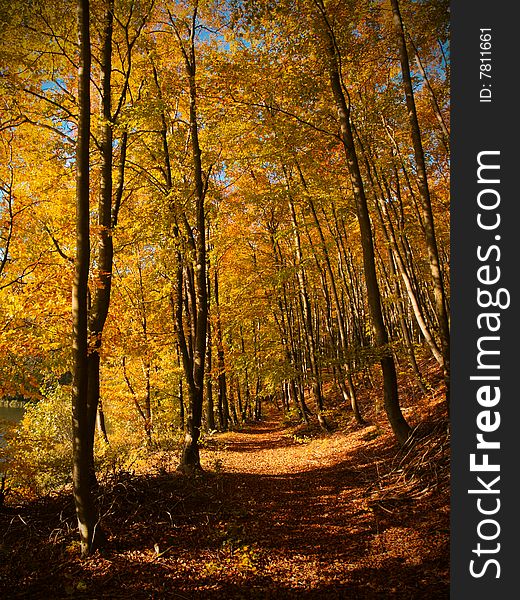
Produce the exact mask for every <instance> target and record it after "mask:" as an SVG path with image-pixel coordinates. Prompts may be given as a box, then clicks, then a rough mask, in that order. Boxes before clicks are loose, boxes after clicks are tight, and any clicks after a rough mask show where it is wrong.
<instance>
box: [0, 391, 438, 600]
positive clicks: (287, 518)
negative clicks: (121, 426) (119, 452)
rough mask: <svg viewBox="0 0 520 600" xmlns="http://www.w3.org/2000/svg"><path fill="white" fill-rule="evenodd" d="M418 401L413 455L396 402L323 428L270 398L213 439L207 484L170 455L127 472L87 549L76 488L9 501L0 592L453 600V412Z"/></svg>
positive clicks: (1, 520)
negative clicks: (389, 421) (397, 428)
mask: <svg viewBox="0 0 520 600" xmlns="http://www.w3.org/2000/svg"><path fill="white" fill-rule="evenodd" d="M410 410H411V409H407V408H405V414H407V411H410ZM413 411H414V419H413V420H415V421H416V422H418V423H421V424H420V426H419V427H418V429H417V436H416V438H417V441H416V442H415V443H414V444H413V445H411V446H409V447H406V448H404V449H401V450H399V449H398V448H397V446H396V445H395V443H394V441H393V438H392V435H391V432H390V430H389V428H388V426H387V425H386V421H385V419H384V414H381V412H380V413H378V414H375V413H373V412H372V413H370V414H368V418H369V422H370V424H369V425H367V426H359V425H356V424H354V423H353V421H348V422H345V423H342V422H336V423H334V429H335V431H333V432H332V433H330V434H324V433H320V432H319V431H318V430H316V429H315V428H312V427H310V428H306V427H303V426H295V425H292V426H290V425H287V424H286V425H283V424H281V423H280V415H279V413H278V412H277V411H276V410H275V407H270V408H269V410H268V411H267V414H266V417H265V418H264V420H262V421H261V422H259V423H254V424H249V425H247V426H244V427H243V428H241V429H240V430H239V431H233V432H228V433H224V434H214V435H212V436H207V437H206V439H205V442H204V446H203V449H202V453H201V456H202V462H203V467H204V469H205V471H204V473H203V474H201V475H199V476H197V477H195V478H193V477H188V476H186V475H183V474H181V473H178V472H176V471H175V461H174V460H173V459H169V458H168V457H165V456H164V455H162V456H161V457H160V458H161V460H160V465H159V466H157V465H156V466H155V468H154V469H150V472H146V473H118V474H116V475H114V476H112V477H111V478H110V479H109V480H107V481H106V482H104V483H103V485H102V486H101V490H100V496H99V501H100V505H101V514H102V524H103V528H104V531H105V532H106V534H107V535H108V545H107V548H106V549H105V550H104V551H103V553H99V552H98V553H96V554H95V555H94V556H92V557H90V558H87V559H80V558H78V542H77V541H76V536H77V533H76V531H75V518H74V509H73V505H72V501H71V497H70V492H68V493H67V492H66V491H63V492H61V493H59V494H54V495H52V496H48V497H45V498H41V499H39V500H37V501H34V502H32V503H29V504H27V503H25V504H16V503H13V502H11V503H10V504H9V503H8V505H7V506H6V507H5V508H4V509H3V511H0V544H1V545H0V597H2V598H5V599H7V598H13V599H14V598H31V599H32V600H39V599H42V600H54V599H62V598H63V599H65V598H89V599H95V598H96V599H97V598H113V599H118V598H126V599H130V598H132V599H134V598H135V599H139V598H165V599H166V598H171V599H177V598H179V599H192V598H193V599H196V598H215V599H217V598H218V599H223V600H227V599H230V600H231V599H239V598H242V599H248V598H252V599H273V600H274V599H284V598H289V599H290V598H295V599H296V598H303V599H310V598H316V599H322V598H331V599H332V598H344V599H352V600H358V599H360V600H361V599H372V598H373V599H387V598H388V599H396V600H397V599H399V600H407V599H410V600H411V599H414V600H415V599H421V600H425V599H426V600H427V599H442V598H448V597H449V434H448V428H447V422H446V420H445V418H444V416H443V415H444V406H443V403H442V401H441V399H440V397H439V396H431V397H430V398H428V399H424V398H423V400H422V401H421V404H420V406H419V407H417V406H415V407H414V409H413ZM408 414H409V413H408Z"/></svg>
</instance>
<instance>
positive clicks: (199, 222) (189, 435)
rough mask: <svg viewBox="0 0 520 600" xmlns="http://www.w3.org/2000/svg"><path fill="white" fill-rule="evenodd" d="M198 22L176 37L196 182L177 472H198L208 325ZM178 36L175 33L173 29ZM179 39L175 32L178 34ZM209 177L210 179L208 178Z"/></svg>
mask: <svg viewBox="0 0 520 600" xmlns="http://www.w3.org/2000/svg"><path fill="white" fill-rule="evenodd" d="M196 20H197V5H196V6H195V9H194V12H193V19H192V27H191V31H190V40H189V48H185V46H184V44H183V42H182V41H181V39H180V36H179V44H180V46H181V52H182V54H183V56H184V62H185V67H186V74H187V76H188V83H189V99H190V111H189V114H190V138H191V154H192V162H193V177H194V181H195V190H194V191H195V194H194V196H195V211H196V219H195V220H196V235H194V236H193V231H192V230H191V228H188V229H189V231H188V232H187V233H188V235H190V236H193V237H194V250H195V269H194V270H195V298H196V309H195V310H194V314H193V316H194V317H195V316H196V326H195V336H194V347H193V362H192V367H193V370H192V377H190V379H189V380H188V387H189V388H190V383H191V389H189V398H190V417H189V418H188V420H187V423H186V437H185V444H184V450H183V453H182V457H181V463H180V468H181V469H183V470H188V471H191V470H193V469H197V470H200V469H201V466H200V456H199V445H198V440H199V437H200V428H201V424H202V410H203V402H204V371H205V362H206V343H207V325H208V296H207V287H206V286H207V281H206V213H205V207H204V201H205V196H206V186H205V183H204V175H203V171H202V158H201V156H202V153H201V148H200V143H199V124H198V116H197V85H196V78H195V75H196V60H195V24H196ZM176 32H177V29H176ZM177 35H178V32H177ZM207 177H209V175H207Z"/></svg>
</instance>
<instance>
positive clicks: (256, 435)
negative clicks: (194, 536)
mask: <svg viewBox="0 0 520 600" xmlns="http://www.w3.org/2000/svg"><path fill="white" fill-rule="evenodd" d="M373 429H374V428H365V429H361V430H359V431H357V432H355V433H350V434H344V433H336V434H334V435H333V436H326V437H323V438H318V439H313V440H309V439H307V440H304V441H303V443H301V440H300V442H298V441H296V440H295V439H294V437H291V436H290V435H289V434H288V433H287V430H284V429H283V428H282V427H281V426H280V425H279V424H277V422H276V421H275V420H269V421H266V422H263V423H261V424H257V425H253V426H250V427H248V428H247V429H245V430H243V431H241V432H240V433H228V434H225V435H223V436H220V441H219V444H220V445H221V447H220V448H219V449H216V450H209V451H207V452H205V453H204V458H205V459H206V461H207V462H209V465H208V466H210V465H211V461H213V463H214V464H215V463H217V464H220V465H221V468H222V472H223V475H222V478H223V486H224V489H223V492H224V495H226V496H228V497H229V499H230V501H231V502H232V503H233V504H234V506H235V509H236V511H237V514H239V519H238V521H239V525H240V528H241V529H240V534H241V535H242V536H243V537H244V538H245V540H246V541H247V543H248V544H251V546H252V547H255V548H258V549H259V552H260V553H261V555H262V561H261V562H262V571H263V573H264V574H266V575H268V577H269V580H270V582H271V585H274V587H275V589H276V590H277V593H278V594H279V593H281V592H282V590H284V592H283V593H284V594H285V595H284V596H280V595H278V596H276V594H275V595H273V597H292V596H293V595H294V597H298V598H302V597H305V598H311V597H313V598H314V597H316V598H324V597H328V598H356V599H357V598H399V599H406V598H410V599H415V598H443V597H446V598H447V597H448V589H447V565H446V562H447V561H446V544H447V531H446V527H447V524H446V519H445V517H447V515H446V514H444V515H435V514H433V515H429V514H426V515H425V514H423V511H422V509H421V508H420V507H418V506H414V503H413V502H410V503H408V502H406V500H399V501H398V500H396V503H397V504H398V506H396V507H395V508H394V507H392V508H391V509H388V508H384V507H380V506H378V505H377V504H374V503H371V502H370V489H374V482H375V481H377V477H378V468H379V465H380V464H381V463H382V461H384V460H385V459H386V460H387V459H388V448H387V445H388V440H387V439H385V440H384V443H381V442H382V440H378V439H376V438H374V436H373ZM369 438H372V439H369ZM443 519H444V520H443ZM432 522H433V523H432ZM432 529H433V530H432ZM245 597H247V596H245ZM251 597H256V596H251ZM258 597H264V596H258ZM265 597H270V596H265Z"/></svg>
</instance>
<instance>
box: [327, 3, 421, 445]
mask: <svg viewBox="0 0 520 600" xmlns="http://www.w3.org/2000/svg"><path fill="white" fill-rule="evenodd" d="M319 4H320V6H321V14H322V19H323V20H324V21H325V22H324V23H323V25H324V26H323V31H324V32H325V36H326V38H327V42H328V43H327V51H328V56H329V74H330V83H331V88H332V93H333V95H334V100H335V103H336V108H337V111H338V119H339V124H340V132H341V140H342V142H343V145H344V147H345V153H346V158H347V166H348V169H349V173H350V179H351V183H352V190H353V193H354V199H355V203H356V213H357V219H358V223H359V228H360V232H361V247H362V252H363V265H364V271H365V283H366V288H367V294H368V305H369V309H370V315H371V318H372V326H373V329H374V338H375V343H376V347H377V350H378V352H379V353H380V355H381V358H380V362H381V369H382V371H383V386H384V403H385V410H386V414H387V416H388V420H389V422H390V425H391V427H392V430H393V432H394V434H395V436H396V438H397V440H398V441H399V443H400V444H404V443H405V442H406V440H407V439H408V437H409V436H410V433H411V429H410V426H409V425H408V423H407V422H406V420H405V418H404V416H403V414H402V412H401V407H400V405H399V395H398V390H397V374H396V370H395V363H394V359H393V356H392V354H391V352H390V349H389V347H388V343H389V340H388V333H387V330H386V326H385V323H384V320H383V312H382V309H381V295H380V291H379V284H378V281H377V272H376V265H375V254H374V243H373V238H372V226H371V223H370V216H369V212H368V205H367V200H366V196H365V189H364V185H363V179H362V176H361V171H360V168H359V163H358V158H357V153H356V148H355V145H354V137H353V133H352V127H351V123H350V109H349V107H348V105H347V101H346V99H345V94H344V91H343V86H342V81H341V76H340V71H339V64H338V57H337V49H336V40H335V39H334V37H333V35H332V33H331V31H330V29H329V23H328V21H327V20H326V18H325V12H324V7H323V3H322V2H321V1H320V2H319Z"/></svg>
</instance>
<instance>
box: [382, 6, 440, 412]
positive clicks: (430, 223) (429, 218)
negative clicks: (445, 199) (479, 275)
mask: <svg viewBox="0 0 520 600" xmlns="http://www.w3.org/2000/svg"><path fill="white" fill-rule="evenodd" d="M391 5H392V13H393V21H394V28H395V32H396V36H397V43H398V46H399V59H400V61H401V71H402V75H403V86H404V91H405V96H406V107H407V109H408V118H409V120H410V129H411V134H412V142H413V149H414V154H415V163H416V168H417V180H418V186H419V195H420V200H421V208H422V218H423V224H424V234H425V239H426V247H427V250H428V259H429V264H430V272H431V276H432V282H433V296H434V304H435V312H436V315H437V321H438V324H439V338H440V345H441V352H442V358H443V374H444V381H445V384H446V400H447V402H448V407H449V398H450V327H449V319H448V311H447V308H446V297H445V291H444V284H443V279H442V272H441V266H440V261H439V251H438V248H437V238H436V235H435V225H434V220H433V212H432V205H431V199H430V189H429V186H428V177H427V173H426V163H425V160H424V150H423V146H422V141H421V131H420V128H419V120H418V118H417V110H416V107H415V99H414V94H413V87H412V79H411V76H410V63H409V60H408V50H407V48H406V38H405V35H404V27H403V20H402V17H401V11H400V8H399V0H391Z"/></svg>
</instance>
